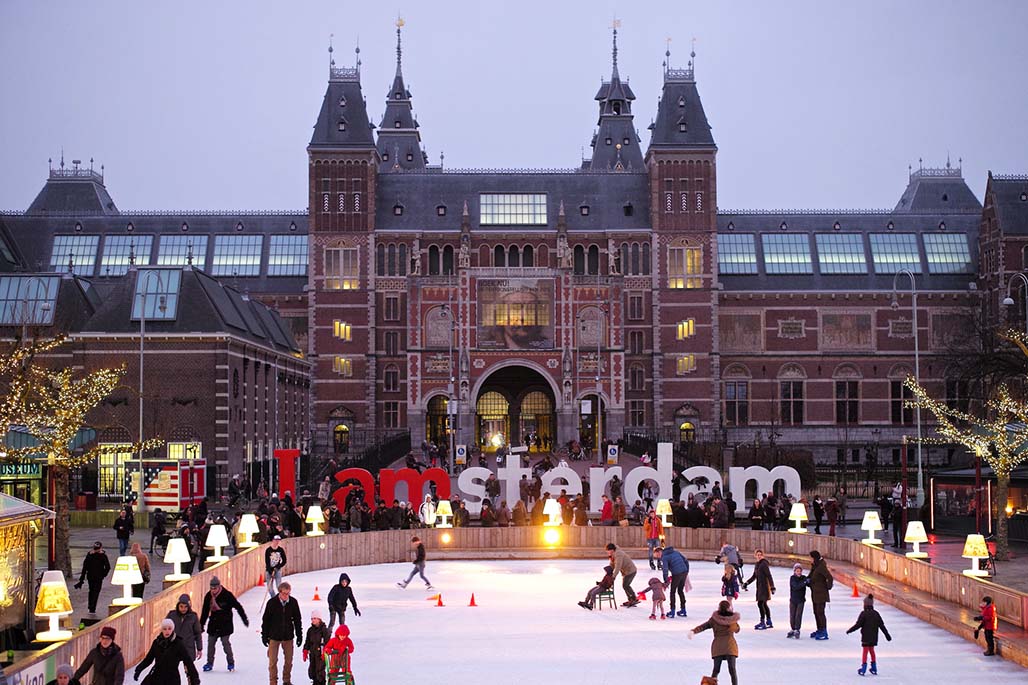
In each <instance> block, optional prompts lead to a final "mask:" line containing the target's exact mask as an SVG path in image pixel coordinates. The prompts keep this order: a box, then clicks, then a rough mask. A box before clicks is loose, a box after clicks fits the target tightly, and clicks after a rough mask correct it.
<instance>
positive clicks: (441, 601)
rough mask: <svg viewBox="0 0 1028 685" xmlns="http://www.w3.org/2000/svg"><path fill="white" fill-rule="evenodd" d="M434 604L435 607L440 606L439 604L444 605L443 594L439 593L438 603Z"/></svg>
mask: <svg viewBox="0 0 1028 685" xmlns="http://www.w3.org/2000/svg"><path fill="white" fill-rule="evenodd" d="M436 606H437V607H441V606H444V604H443V596H442V595H441V594H440V595H439V603H438V604H436Z"/></svg>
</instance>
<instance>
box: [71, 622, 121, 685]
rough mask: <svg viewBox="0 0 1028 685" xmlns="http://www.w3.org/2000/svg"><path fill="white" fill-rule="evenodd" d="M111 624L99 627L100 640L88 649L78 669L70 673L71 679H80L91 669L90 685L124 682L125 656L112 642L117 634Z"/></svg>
mask: <svg viewBox="0 0 1028 685" xmlns="http://www.w3.org/2000/svg"><path fill="white" fill-rule="evenodd" d="M117 634H118V631H116V630H115V629H114V628H112V627H111V626H104V627H103V628H101V629H100V642H99V643H98V644H97V645H96V647H93V649H91V650H89V654H88V655H86V658H85V659H83V661H82V664H81V665H80V666H79V667H78V670H76V671H75V673H74V674H72V676H71V679H72V680H82V676H84V675H86V674H87V673H89V669H93V676H92V678H91V679H90V681H89V682H90V685H122V683H124V682H125V656H124V655H123V654H122V653H121V647H119V646H118V645H116V644H115V643H114V638H115V637H116V636H117Z"/></svg>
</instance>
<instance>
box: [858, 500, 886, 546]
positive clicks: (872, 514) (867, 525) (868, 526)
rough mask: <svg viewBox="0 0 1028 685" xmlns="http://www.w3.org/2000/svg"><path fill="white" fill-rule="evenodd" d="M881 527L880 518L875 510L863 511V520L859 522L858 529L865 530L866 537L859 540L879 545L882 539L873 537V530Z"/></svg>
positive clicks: (867, 543)
mask: <svg viewBox="0 0 1028 685" xmlns="http://www.w3.org/2000/svg"><path fill="white" fill-rule="evenodd" d="M881 529H882V520H881V519H880V518H879V517H878V512H877V511H871V510H870V509H869V510H867V511H865V512H864V520H863V522H861V524H860V530H866V531H867V537H866V538H865V539H863V540H861V542H863V543H864V544H865V545H880V544H882V541H881V540H879V539H878V538H876V537H875V531H877V530H881Z"/></svg>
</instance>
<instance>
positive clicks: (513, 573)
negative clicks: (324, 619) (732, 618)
mask: <svg viewBox="0 0 1028 685" xmlns="http://www.w3.org/2000/svg"><path fill="white" fill-rule="evenodd" d="M637 563H638V560H637ZM604 564H605V561H603V560H601V559H596V560H566V561H564V560H561V561H481V562H480V561H432V560H431V557H430V559H429V563H428V567H427V570H426V575H427V576H428V577H429V579H430V580H431V581H432V583H433V584H434V585H435V587H436V590H433V591H425V590H424V586H423V585H422V583H421V581H420V580H419V579H418V578H417V577H415V579H414V581H413V582H412V583H411V585H410V586H409V587H408V588H407V589H400V588H398V587H396V581H398V580H400V579H402V578H404V577H406V575H407V572H408V571H409V569H410V568H411V565H410V564H409V563H401V564H382V565H378V566H354V567H349V568H345V569H329V570H325V571H318V572H315V573H304V574H297V575H292V576H288V577H287V579H288V580H289V581H290V583H291V584H292V586H293V596H295V597H296V598H297V600H298V601H299V602H300V607H301V610H302V612H303V616H304V626H305V627H304V630H305V631H306V626H308V625H309V623H310V621H309V618H310V612H311V610H312V609H314V608H318V609H321V610H322V611H325V613H326V616H327V611H326V602H325V600H326V598H327V596H328V591H329V590H330V589H331V587H332V585H333V583H335V582H336V580H337V578H338V575H339V573H340V572H341V571H344V570H345V571H346V572H347V573H348V574H349V575H350V577H351V578H352V579H353V589H354V594H355V596H356V598H357V603H358V606H359V607H360V609H361V612H362V614H363V615H362V616H360V617H356V616H354V615H353V612H352V611H350V612H349V613H348V615H347V617H348V625H349V626H350V629H351V631H352V635H351V637H352V638H353V641H354V643H355V647H356V649H355V653H354V659H353V664H354V675H355V678H356V682H357V683H358V685H378V684H386V683H411V682H415V681H417V682H422V683H437V682H448V683H454V682H457V683H463V682H480V683H488V684H489V685H504V684H507V683H523V682H528V681H534V682H539V683H541V682H559V683H561V684H562V685H572V684H579V683H581V684H582V685H586V684H588V685H599V684H600V683H618V684H619V685H621V684H623V683H630V682H640V681H641V680H643V679H646V680H647V681H649V682H666V683H699V682H700V678H701V676H702V675H706V674H709V673H710V668H711V659H710V641H711V633H710V632H709V631H707V632H705V633H702V634H700V635H697V636H696V637H695V639H693V640H691V641H690V640H687V639H686V634H687V632H688V629H691V628H692V627H693V626H696V625H698V624H699V623H701V622H703V621H704V620H706V618H707V617H709V615H710V613H711V611H713V610H714V609H715V608H716V606H717V602H718V600H719V597H718V593H719V590H720V586H721V584H720V575H721V568H720V567H719V566H715V565H714V564H713V563H710V562H697V561H693V562H691V564H692V569H691V573H690V580H691V582H692V585H693V590H692V592H691V593H689V594H688V605H687V606H688V611H689V616H688V617H687V618H684V619H683V618H675V619H673V620H664V621H660V620H657V621H650V620H648V616H649V614H650V609H649V606H650V603H649V601H648V600H647V601H645V602H643V603H642V604H640V605H639V606H637V607H635V608H633V609H624V608H620V607H619V608H618V610H617V611H611V610H610V609H607V608H605V609H603V610H602V611H592V612H590V611H587V610H585V609H582V608H581V607H579V606H578V605H577V604H576V602H578V601H579V600H581V599H582V598H583V597H584V595H585V592H586V590H588V589H589V588H590V587H592V585H593V583H594V582H595V581H596V580H598V579H599V578H600V577H601V576H602V575H603V573H602V567H603V566H604ZM752 568H753V567H752V566H747V567H746V568H745V571H746V572H747V574H748V573H749V572H750V571H751V570H752ZM773 571H774V577H775V584H776V585H777V587H778V588H779V590H778V593H777V594H776V595H775V597H774V598H773V600H772V602H771V611H772V616H773V619H774V623H775V627H774V629H773V630H767V631H762V632H760V631H754V630H753V625H754V624H755V623H757V620H758V619H757V608H756V603H755V601H754V599H753V596H754V588H752V587H751V589H750V591H749V592H744V593H742V596H741V597H740V598H739V600H738V601H737V602H736V609H737V610H738V611H740V612H741V614H742V621H741V624H740V625H741V627H742V630H741V632H740V633H739V634H738V636H737V639H738V641H739V650H740V657H739V660H738V670H739V681H740V682H741V683H757V682H759V683H764V684H767V685H771V684H774V683H818V684H819V685H820V684H822V683H853V682H857V681H860V680H861V678H860V676H858V675H857V672H856V669H857V667H858V666H859V665H860V634H859V632H856V633H853V634H851V635H846V634H845V631H846V629H847V628H849V627H850V626H851V625H852V624H853V623H854V621H855V620H856V618H857V615H858V614H859V613H860V609H861V602H862V598H851V597H850V594H851V592H850V591H849V590H848V589H847V588H845V587H842V586H841V585H838V586H836V588H835V590H834V591H833V593H832V602H831V604H830V605H829V607H828V632H829V635H830V638H831V639H830V640H828V641H827V642H816V641H814V640H811V639H810V638H809V637H808V635H809V634H810V633H811V632H813V630H814V619H813V614H812V612H811V605H810V602H809V598H808V601H807V604H806V613H805V615H804V618H803V637H802V639H800V640H790V639H787V638H786V633H787V632H788V631H789V622H788V575H789V572H788V570H787V569H784V568H774V569H773ZM655 575H657V574H656V572H652V571H650V570H649V568H648V566H647V565H646V562H645V560H643V562H642V563H641V564H640V565H639V575H638V576H637V578H636V581H635V584H634V585H635V589H636V590H637V591H638V590H642V589H643V588H645V586H646V581H647V580H648V579H649V578H650V577H652V576H655ZM315 586H317V588H318V592H319V594H320V596H321V601H319V602H314V601H313V599H312V598H313V595H314V589H315ZM616 589H617V599H618V603H619V604H620V603H621V602H623V601H624V599H625V598H624V594H623V592H622V591H621V588H620V579H619V580H618V581H617V583H616ZM263 590H264V588H255V589H253V590H251V591H250V592H247V593H246V594H244V595H243V596H242V597H241V601H242V602H243V605H244V606H245V608H246V611H247V613H248V615H249V616H250V618H251V623H250V628H249V629H244V628H243V627H242V625H241V624H240V623H239V622H238V621H237V623H236V627H237V632H236V634H235V635H234V636H233V640H232V642H233V647H234V649H235V655H236V673H235V674H229V673H228V672H227V671H226V667H225V660H224V655H223V654H222V653H220V652H219V653H218V657H217V662H216V664H215V670H214V671H213V672H211V673H204V674H201V675H202V679H203V683H204V685H228V683H230V682H231V681H232V679H233V675H234V676H235V679H236V681H237V682H238V678H240V677H242V678H243V679H244V681H246V682H250V683H259V682H267V681H266V680H265V678H267V657H266V654H265V649H264V647H263V646H262V645H261V642H260V639H259V636H258V635H257V634H255V633H256V630H255V629H257V628H258V627H259V623H260V615H261V611H260V609H261V605H262V600H263V599H264V597H265V596H266V593H264V592H263ZM436 592H440V593H442V597H443V603H444V605H445V606H443V607H437V606H436V602H435V601H428V600H426V597H428V596H429V595H432V594H434V593H436ZM472 593H474V595H475V601H476V603H477V604H478V606H477V607H469V606H468V601H469V599H470V598H471V594H472ZM876 608H877V609H878V610H879V612H881V614H882V617H883V618H884V620H885V624H886V626H887V627H888V629H889V631H890V632H891V633H892V635H893V640H892V642H886V641H885V638H884V636H883V637H882V638H881V642H880V644H879V647H878V658H879V673H880V675H879V676H878V677H877V680H879V681H881V682H894V683H917V682H926V683H958V682H965V683H969V682H988V683H1024V682H1028V673H1026V671H1025V670H1024V669H1021V668H1020V667H1018V666H1016V665H1013V664H1011V663H1009V662H1006V661H1003V660H1002V659H999V658H987V657H984V656H982V651H983V649H984V646H975V645H974V644H973V643H972V642H969V641H966V640H962V639H959V638H957V637H955V636H953V635H950V634H949V633H947V632H944V631H942V630H939V629H937V628H934V627H932V626H929V625H926V624H924V623H921V622H920V621H918V620H916V619H914V618H912V617H911V616H909V615H907V614H905V613H903V612H901V611H898V610H896V609H893V608H892V607H889V606H887V605H885V604H882V603H878V604H877V607H876ZM968 630H970V627H969V628H968ZM205 646H206V645H205ZM867 678H871V676H867ZM308 682H309V679H308V678H307V665H306V664H305V663H303V662H302V661H301V659H300V652H299V650H297V652H296V660H295V662H294V664H293V678H292V683H293V684H294V685H306V683H308ZM720 682H722V683H728V682H730V679H729V677H728V672H727V669H723V670H722V672H721V679H720Z"/></svg>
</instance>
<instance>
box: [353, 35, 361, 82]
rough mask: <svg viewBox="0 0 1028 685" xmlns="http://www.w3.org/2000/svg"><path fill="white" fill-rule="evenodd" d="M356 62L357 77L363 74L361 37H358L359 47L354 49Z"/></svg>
mask: <svg viewBox="0 0 1028 685" xmlns="http://www.w3.org/2000/svg"><path fill="white" fill-rule="evenodd" d="M353 54H354V61H355V62H356V65H355V67H356V69H357V75H358V76H360V73H361V37H360V36H357V45H356V47H354V49H353Z"/></svg>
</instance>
